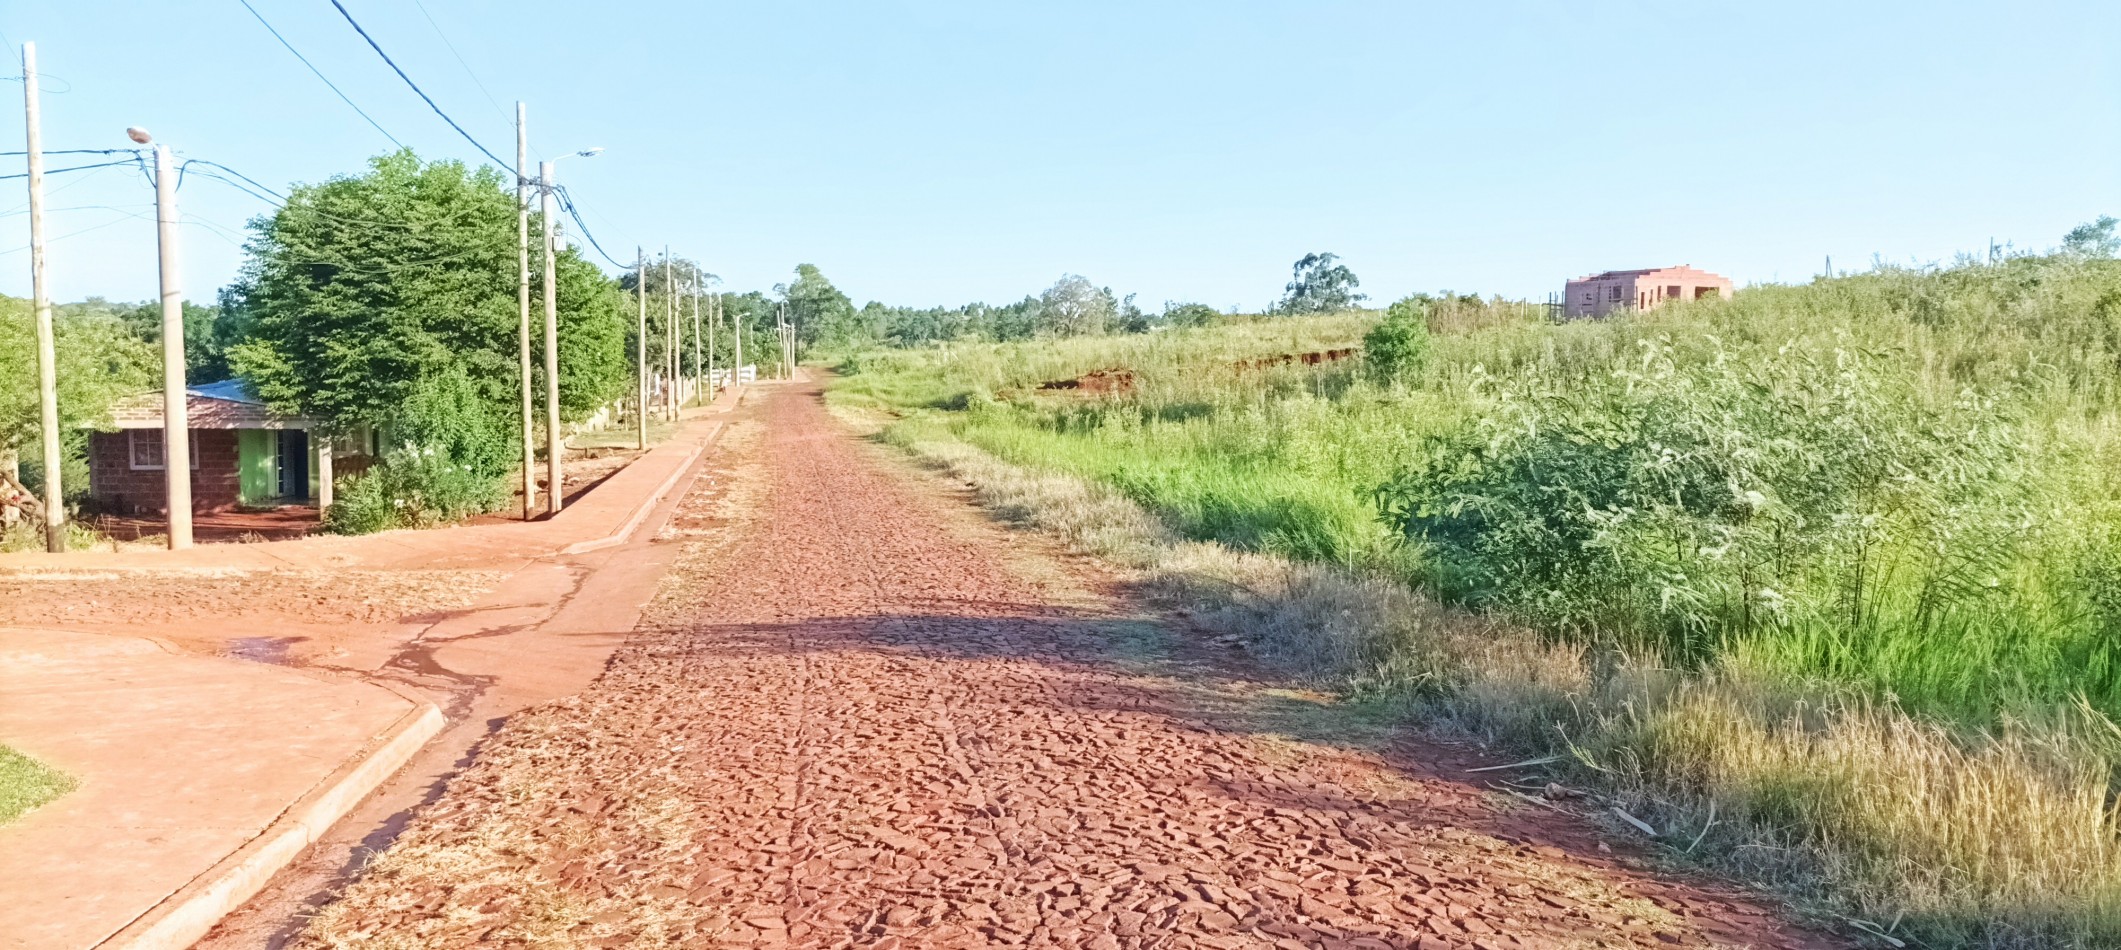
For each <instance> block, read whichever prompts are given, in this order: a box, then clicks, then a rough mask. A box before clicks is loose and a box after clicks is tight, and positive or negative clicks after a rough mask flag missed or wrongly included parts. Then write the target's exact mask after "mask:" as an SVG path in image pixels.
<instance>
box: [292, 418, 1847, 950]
mask: <svg viewBox="0 0 2121 950" xmlns="http://www.w3.org/2000/svg"><path fill="white" fill-rule="evenodd" d="M759 397H763V399H762V400H761V402H762V404H757V405H754V406H753V408H752V409H751V410H749V413H750V414H751V415H752V416H753V418H754V420H755V421H754V422H752V423H751V424H749V425H747V426H745V427H743V428H744V431H745V435H743V436H742V437H737V433H736V432H735V431H732V433H731V435H732V438H730V439H728V440H725V448H726V449H727V450H728V451H729V452H731V453H732V454H733V456H734V458H735V462H734V463H733V464H734V466H735V468H734V470H733V471H731V472H728V473H726V474H727V476H728V477H727V478H726V479H725V480H724V481H725V484H723V485H722V486H721V487H719V488H717V489H715V490H714V491H712V492H710V491H708V490H707V489H706V488H705V487H703V488H702V489H701V490H700V491H699V492H696V497H695V498H689V499H688V500H687V503H686V504H687V508H686V509H685V510H683V511H681V512H680V513H679V516H678V518H677V519H676V521H675V523H674V530H673V531H671V532H669V533H668V537H669V538H670V539H671V540H672V541H675V542H679V543H684V544H685V545H686V549H685V554H684V555H683V557H681V558H680V560H679V562H678V565H677V567H676V568H675V569H674V570H673V571H672V573H671V574H670V576H668V577H667V578H665V581H664V584H663V586H662V589H661V591H660V592H659V594H658V596H657V599H656V602H655V603H654V604H653V605H652V606H651V607H650V609H649V612H648V614H647V615H646V617H645V618H644V621H643V623H642V626H641V627H640V628H638V629H637V630H636V634H635V638H634V640H633V641H632V642H631V643H630V644H629V645H628V646H627V647H625V648H624V649H622V650H621V651H620V652H619V654H618V655H616V656H615V657H614V658H613V661H612V663H611V666H610V668H609V669H608V671H607V672H606V673H605V675H604V677H603V678H602V679H601V680H599V681H598V682H597V683H596V684H595V685H594V686H593V687H591V688H590V689H589V690H587V691H585V692H583V693H582V694H580V695H578V696H576V697H572V698H570V699H567V700H564V701H561V702H559V703H555V704H552V705H549V706H546V707H543V708H540V709H537V710H533V711H531V712H529V713H526V714H524V715H522V716H519V717H517V718H516V719H515V720H512V721H511V722H510V724H509V725H508V726H507V727H506V728H504V729H503V730H502V731H501V732H500V733H498V734H497V735H496V736H495V737H494V738H493V739H492V740H491V741H490V742H489V743H488V745H487V746H486V750H485V751H484V752H483V753H482V756H481V758H480V760H479V762H478V764H476V765H475V766H473V767H472V768H471V769H470V770H469V771H467V772H466V773H465V774H464V775H463V776H461V777H460V778H459V779H458V780H457V781H456V782H455V783H453V784H452V785H451V787H450V788H449V790H448V792H447V793H446V794H445V795H444V796H443V797H442V798H441V800H440V801H438V802H437V803H436V804H435V805H434V806H432V807H430V808H429V809H428V810H427V811H426V812H424V813H422V814H421V815H419V816H418V817H417V818H416V819H415V820H414V822H413V824H412V826H411V827H410V828H409V829H408V830H407V831H406V833H405V834H404V835H403V836H402V837H401V838H400V839H399V844H398V845H397V846H396V847H394V848H393V849H392V850H391V851H390V852H387V853H386V854H384V855H383V856H382V858H381V859H379V860H378V862H377V863H376V865H375V866H374V867H373V868H372V869H371V870H370V872H369V873H368V874H367V875H366V876H365V877H364V878H363V879H362V880H361V881H360V882H358V883H357V884H356V885H355V886H354V887H352V888H351V889H350V890H349V891H348V893H347V894H346V895H345V896H344V897H343V898H342V899H341V900H340V901H339V902H338V903H337V904H335V905H333V906H331V907H329V908H326V910H325V911H324V913H323V914H322V915H321V916H320V917H319V918H318V920H317V921H316V923H315V925H314V926H313V927H312V928H311V930H310V931H309V932H308V934H307V935H306V936H305V938H304V943H305V944H306V945H308V946H347V947H352V946H364V947H384V946H393V947H395V946H421V947H458V946H473V945H487V944H504V945H505V944H525V943H528V944H536V945H541V946H562V947H566V946H575V947H653V946H744V945H764V946H802V947H828V946H835V947H836V946H875V947H891V946H899V947H978V946H1002V945H1026V946H1070V947H1074V946H1080V947H1097V948H1118V947H1233V948H1234V947H1278V948H1298V947H1307V948H1318V947H1335V948H1337V947H1359V948H1385V947H1418V948H1437V947H1479V948H1482V950H1504V948H1516V947H1629V946H1668V945H1670V946H1689V947H1707V946H1718V947H1777V948H1810V947H1815V946H1825V945H1826V944H1825V942H1823V941H1821V940H1819V939H1818V938H1816V937H1813V936H1810V935H1807V934H1804V933H1802V932H1799V931H1796V930H1792V929H1789V928H1787V927H1785V926H1783V925H1781V924H1780V923H1778V922H1777V920H1776V919H1775V917H1774V916H1773V915H1772V914H1771V913H1769V912H1768V911H1766V910H1764V909H1763V908H1761V907H1759V906H1756V905H1754V904H1751V903H1749V902H1747V901H1745V900H1743V899H1740V898H1736V897H1733V896H1731V895H1729V894H1726V893H1723V892H1720V891H1716V890H1712V889H1706V888H1699V887H1694V886H1690V885H1687V884H1684V883H1674V882H1668V881H1656V880H1651V879H1647V878H1645V877H1643V876H1641V875H1640V874H1639V873H1637V872H1632V871H1628V870H1625V869H1623V868H1620V867H1618V866H1617V865H1616V864H1614V863H1613V862H1612V861H1611V860H1609V859H1607V858H1605V857H1602V856H1600V855H1598V854H1596V853H1585V851H1586V849H1583V848H1581V847H1575V848H1557V847H1554V846H1553V844H1551V843H1546V842H1545V841H1543V840H1542V839H1541V837H1540V835H1539V833H1538V829H1539V825H1538V821H1539V820H1543V819H1534V820H1529V821H1528V820H1523V819H1519V818H1511V817H1508V816H1505V815H1502V814H1500V813H1499V812H1498V810H1497V809H1496V807H1495V806H1494V805H1492V804H1490V803H1489V802H1488V801H1487V799H1486V798H1485V797H1484V796H1483V795H1482V793H1481V792H1479V791H1478V790H1476V789H1471V788H1468V787H1466V786H1464V785H1460V784H1454V783H1449V782H1442V781H1437V780H1434V779H1430V778H1424V777H1422V776H1420V775H1418V774H1410V773H1409V772H1407V771H1403V770H1400V769H1396V768H1393V767H1392V766H1391V765H1390V764H1389V763H1387V762H1386V761H1385V760H1384V759H1382V758H1380V757H1378V756H1377V755H1375V754H1372V753H1368V752H1364V751H1361V750H1354V749H1341V748H1335V747H1332V746H1330V745H1322V744H1315V743H1306V742H1297V741H1293V740H1288V739H1283V738H1280V737H1277V736H1274V735H1268V734H1262V733H1259V732H1255V731H1251V730H1250V729H1249V728H1248V727H1247V726H1246V725H1245V724H1244V723H1243V722H1242V720H1241V717H1234V716H1231V715H1229V714H1228V711H1229V708H1231V707H1232V706H1236V705H1241V704H1242V702H1243V698H1242V697H1237V696H1225V697H1222V700H1224V701H1222V702H1203V701H1202V700H1201V696H1202V694H1203V691H1210V692H1212V691H1213V690H1214V689H1215V688H1216V687H1215V686H1214V685H1213V684H1206V685H1204V684H1202V683H1199V682H1187V681H1183V680H1179V679H1174V678H1171V677H1169V676H1164V675H1159V674H1158V673H1156V672H1155V671H1154V670H1147V671H1145V669H1144V665H1143V664H1141V663H1139V662H1137V661H1138V660H1139V658H1140V657H1139V654H1140V653H1141V652H1142V651H1143V649H1144V647H1143V642H1144V638H1145V637H1146V638H1149V639H1151V640H1153V639H1154V638H1155V637H1169V636H1172V635H1173V634H1171V633H1170V632H1169V631H1168V630H1160V629H1158V628H1155V627H1153V626H1145V624H1144V623H1143V621H1142V620H1141V619H1140V618H1139V617H1137V616H1135V615H1133V614H1131V613H1130V612H1129V610H1128V608H1127V606H1126V605H1125V604H1124V603H1120V602H1117V601H1113V600H1111V599H1109V598H1104V597H1099V596H1097V595H1095V594H1093V593H1090V592H1088V591H1086V590H1085V589H1084V588H1083V587H1082V586H1081V585H1080V584H1079V583H1077V582H1076V581H1075V580H1074V579H1073V578H1072V576H1071V575H1070V574H1069V573H1067V572H1066V571H1065V570H1063V569H1061V568H1059V567H1058V566H1056V565H1055V564H1054V562H1052V561H1051V560H1050V559H1047V558H1043V557H1041V556H1040V555H1038V554H1037V553H1036V552H1035V551H1028V552H1027V550H1026V547H1027V546H1026V545H1024V544H1022V543H1021V538H1020V537H1018V538H1012V536H1010V535H1008V534H1007V533H1005V532H1003V531H1001V530H999V529H997V528H995V527H993V526H992V525H989V524H986V523H984V522H982V521H980V520H979V519H977V518H976V517H974V516H971V515H969V514H968V512H967V510H966V509H965V508H964V507H963V506H962V505H961V504H960V503H959V502H957V501H955V500H953V499H951V498H950V497H949V496H948V495H946V494H945V493H944V492H943V491H941V490H940V489H939V488H938V487H937V486H935V485H934V484H932V483H928V482H925V481H922V480H920V479H919V478H918V477H909V474H908V473H907V472H906V471H903V470H902V469H901V467H900V466H897V465H896V464H895V463H893V462H890V461H888V460H886V459H885V458H884V457H883V456H882V455H881V454H880V452H881V450H879V449H877V448H875V447H872V446H867V445H863V444H861V443H860V442H859V441H858V440H856V439H854V438H853V437H851V436H849V435H848V434H846V433H845V432H844V431H843V430H842V429H841V428H840V427H838V426H837V425H836V424H835V423H833V422H832V421H831V420H830V419H829V417H828V416H827V415H826V414H825V412H824V411H823V409H822V407H821V405H820V402H819V399H818V394H817V392H816V390H815V388H814V387H808V386H789V387H782V388H779V389H770V388H765V387H762V388H761V389H760V390H756V391H754V399H758V398H759ZM759 423H763V426H761V425H759ZM709 483H711V482H709ZM704 484H708V483H703V485H704ZM723 492H726V494H723ZM1551 840H1553V841H1562V842H1564V843H1567V841H1568V839H1567V838H1566V836H1560V835H1557V836H1555V837H1554V838H1553V839H1551Z"/></svg>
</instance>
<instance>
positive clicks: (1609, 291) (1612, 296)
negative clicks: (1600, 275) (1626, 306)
mask: <svg viewBox="0 0 2121 950" xmlns="http://www.w3.org/2000/svg"><path fill="white" fill-rule="evenodd" d="M1620 293H1621V291H1620V285H1619V284H1614V285H1613V286H1611V287H1608V288H1606V299H1608V300H1611V301H1613V302H1614V303H1619V302H1620Z"/></svg>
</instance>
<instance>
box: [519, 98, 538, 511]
mask: <svg viewBox="0 0 2121 950" xmlns="http://www.w3.org/2000/svg"><path fill="white" fill-rule="evenodd" d="M529 165H530V139H529V131H528V130H527V129H526V128H525V126H524V117H523V104H522V103H521V102H518V103H516V364H517V365H516V370H517V371H518V372H519V373H520V374H521V375H522V382H523V387H522V388H523V520H524V521H529V520H530V515H531V512H533V511H535V510H536V509H537V506H538V445H537V443H538V430H537V422H536V418H535V417H536V415H537V413H536V411H535V409H534V408H533V404H532V398H531V395H530V391H531V387H532V386H534V385H535V383H534V381H533V380H532V379H531V375H530V176H529V175H527V174H525V172H527V171H529V167H528V166H529Z"/></svg>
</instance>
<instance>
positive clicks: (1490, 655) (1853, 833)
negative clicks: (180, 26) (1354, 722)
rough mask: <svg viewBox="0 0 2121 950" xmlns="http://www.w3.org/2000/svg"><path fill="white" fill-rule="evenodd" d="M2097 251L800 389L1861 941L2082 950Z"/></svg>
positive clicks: (2114, 603)
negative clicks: (880, 416)
mask: <svg viewBox="0 0 2121 950" xmlns="http://www.w3.org/2000/svg"><path fill="white" fill-rule="evenodd" d="M2115 243H2116V242H2115V240H2114V223H2113V222H2112V221H2111V219H2102V221H2101V222H2098V223H2095V224H2093V225H2088V226H2087V227H2085V228H2082V229H2079V230H2078V231H2076V232H2072V234H2071V235H2070V236H2069V238H2068V239H2067V241H2066V242H2065V245H2064V247H2063V248H2061V249H2059V250H2057V251H2055V252H2053V253H2049V254H2044V255H2017V256H2009V257H2005V258H2003V259H2000V260H1995V261H1980V262H1975V261H1962V262H1959V263H1957V264H1955V265H1953V266H1949V267H1930V268H1905V267H1890V266H1880V267H1877V268H1874V269H1873V270H1871V271H1868V272H1865V273H1859V274H1851V275H1844V276H1837V277H1830V278H1822V279H1819V280H1815V281H1813V282H1812V283H1809V284H1806V285H1800V286H1763V287H1753V288H1748V289H1746V290H1743V291H1741V292H1740V293H1739V294H1738V295H1737V296H1736V298H1735V299H1733V300H1729V301H1720V300H1711V301H1701V302H1694V303H1687V304H1682V305H1678V306H1672V307H1668V308H1666V309H1662V310H1659V311H1656V312H1654V313H1649V314H1637V315H1630V316H1624V317H1618V318H1615V319H1611V320H1604V321H1584V322H1577V323H1569V324H1559V325H1557V324H1552V323H1549V322H1547V321H1546V320H1545V319H1543V314H1540V313H1539V312H1538V311H1536V310H1534V309H1533V308H1527V307H1523V306H1520V305H1515V304H1512V303H1510V302H1507V301H1498V300H1486V301H1483V300H1478V299H1475V298H1469V297H1464V296H1459V295H1450V294H1445V295H1441V296H1416V297H1413V298H1409V299H1407V300H1403V301H1400V302H1398V303H1396V304H1394V305H1393V306H1392V307H1390V308H1388V313H1387V314H1383V315H1380V314H1378V313H1375V312H1367V311H1350V312H1342V313H1335V314H1327V315H1321V316H1302V317H1290V316H1260V317H1233V316H1221V315H1218V316H1215V317H1210V318H1204V319H1201V320H1199V321H1197V322H1198V323H1200V324H1203V325H1199V326H1187V325H1184V324H1181V323H1179V322H1178V321H1171V322H1170V328H1168V329H1164V330H1163V331H1162V332H1157V333H1149V334H1139V335H1125V336H1115V335H1084V336H1063V335H1061V334H1050V335H1048V336H1046V337H1043V338H1038V339H1034V340H1029V341H1023V342H978V341H969V340H962V339H960V340H954V341H950V342H945V343H929V344H927V345H925V346H923V347H919V348H902V349H894V350H877V351H870V352H866V353H864V354H862V355H861V356H860V357H859V358H858V359H852V360H849V361H848V362H847V367H846V368H847V369H848V370H849V371H850V375H848V376H847V377H846V378H845V379H843V380H842V381H841V383H840V385H839V386H838V387H837V388H836V389H835V392H834V395H833V398H834V399H835V401H836V402H837V404H838V405H840V406H841V407H843V408H846V409H852V410H857V411H858V410H862V409H871V410H876V409H881V410H886V411H888V412H889V413H891V414H892V415H893V416H894V417H895V418H896V419H897V421H896V422H895V423H894V424H893V425H891V426H890V428H888V429H887V430H886V433H885V437H886V438H887V440H889V441H892V442H894V443H896V444H899V445H901V446H903V447H906V448H908V449H910V450H912V451H914V452H915V453H916V454H918V455H921V456H922V457H925V458H927V459H929V460H930V461H932V462H934V463H936V464H939V465H944V466H947V467H949V468H951V469H952V470H953V471H954V472H956V473H957V474H959V475H960V476H962V477H965V478H967V479H969V480H971V481H973V482H974V483H975V484H977V485H978V486H979V488H980V491H981V492H982V494H983V496H984V497H985V498H986V500H987V501H988V503H989V504H991V505H993V506H995V507H996V508H997V509H998V510H1001V511H1003V512H1004V513H1007V514H1010V515H1012V516H1014V517H1018V518H1020V519H1022V520H1026V521H1029V522H1031V523H1034V524H1037V525H1040V526H1042V527H1045V528H1048V529H1051V530H1055V531H1057V532H1059V533H1061V534H1062V535H1063V536H1065V537H1068V538H1069V539H1071V541H1072V542H1073V543H1075V544H1076V545H1077V546H1079V547H1081V548H1082V549H1084V550H1088V551H1091V552H1094V553H1099V554H1103V555H1105V556H1107V557H1110V558H1112V559H1114V560H1115V561H1118V562H1120V563H1122V564H1126V565H1129V566H1131V567H1134V568H1136V569H1138V570H1141V571H1143V572H1145V573H1146V574H1147V575H1148V576H1150V577H1151V578H1153V579H1155V580H1156V581H1157V587H1158V588H1159V589H1162V590H1165V591H1167V592H1172V593H1174V594H1175V595H1178V596H1184V597H1187V598H1190V599H1192V600H1194V601H1197V602H1198V603H1199V604H1200V605H1202V613H1203V614H1205V615H1208V616H1212V617H1219V618H1221V620H1222V621H1224V622H1226V623H1228V624H1230V625H1231V626H1233V627H1234V628H1236V629H1240V630H1242V631H1244V632H1245V633H1246V635H1247V638H1248V641H1249V644H1248V645H1249V646H1250V647H1251V648H1252V649H1253V651H1254V652H1255V653H1256V654H1258V655H1260V656H1262V657H1264V658H1266V659H1268V660H1270V661H1273V662H1276V663H1279V664H1281V665H1282V666H1283V667H1284V668H1285V669H1287V670H1289V671H1290V672H1291V673H1292V674H1293V675H1297V676H1300V677H1303V678H1306V679H1309V680H1310V681H1312V682H1313V683H1315V684H1318V685H1321V686H1326V687H1330V688H1335V689H1338V690H1340V691H1342V692H1344V693H1346V694H1348V695H1350V696H1354V697H1362V698H1367V699H1370V700H1372V701H1376V702H1388V703H1403V704H1405V705H1406V707H1407V708H1408V709H1409V710H1410V711H1412V712H1414V713H1416V714H1417V715H1420V716H1422V717H1424V718H1425V719H1427V720H1428V721H1431V722H1433V723H1435V724H1436V725H1437V726H1438V727H1439V728H1445V729H1453V730H1460V731H1464V732H1466V733H1470V734H1473V735H1476V736H1479V737H1482V738H1483V739H1486V740H1488V741H1492V742H1496V743H1499V744H1502V745H1504V746H1507V747H1509V748H1511V749H1514V750H1517V751H1519V752H1521V753H1522V754H1523V756H1524V757H1527V758H1531V757H1545V756H1554V757H1555V760H1554V761H1553V762H1552V763H1551V764H1550V765H1549V766H1547V767H1548V768H1549V769H1550V770H1552V771H1551V773H1550V774H1551V776H1552V777H1554V778H1557V779H1559V780H1561V781H1563V782H1564V783H1567V784H1570V785H1575V786H1578V787H1591V788H1595V789H1597V790H1599V791H1600V792H1601V793H1602V794H1606V795H1611V796H1613V799H1612V800H1613V801H1614V802H1617V803H1618V804H1620V805H1621V806H1622V807H1624V808H1625V809H1626V810H1627V811H1628V812H1629V813H1630V814H1631V815H1633V816H1636V817H1637V818H1640V819H1641V820H1643V821H1644V822H1646V823H1647V824H1648V825H1649V826H1650V827H1651V829H1652V830H1654V831H1656V832H1657V833H1658V836H1659V837H1660V838H1661V839H1663V840H1665V841H1666V842H1668V843H1670V844H1671V846H1672V850H1673V852H1674V853H1675V854H1685V855H1686V856H1687V857H1688V858H1689V859H1690V860H1697V861H1702V862H1706V863H1709V864H1712V865H1714V866H1717V867H1719V868H1721V869H1723V870H1725V871H1727V872H1730V873H1732V874H1734V875H1736V876H1739V877H1741V878H1744V879H1747V880H1753V881H1757V882H1761V883H1764V884H1767V885H1770V886H1775V887H1779V888H1782V889H1785V890H1787V891H1789V892H1792V893H1794V894H1797V895H1800V896H1801V897H1802V898H1804V899H1806V900H1807V901H1808V902H1810V903H1811V904H1812V906H1815V907H1818V908H1820V909H1822V910H1823V911H1825V912H1828V913H1832V914H1834V915H1837V916H1840V917H1842V918H1844V920H1845V921H1846V922H1847V926H1848V927H1850V928H1851V929H1853V930H1855V931H1859V932H1868V933H1872V934H1878V935H1883V936H1880V937H1879V938H1878V939H1879V940H1880V941H1881V942H1884V943H1890V942H1892V941H1901V942H1903V943H1904V944H1905V945H1916V946H1968V947H1973V946H1979V947H2094V946H2112V945H2115V944H2116V943H2121V814H2117V813H2116V811H2115V805H2114V796H2115V792H2116V786H2115V776H2116V775H2117V774H2121V771H2117V770H2121V728H2117V727H2116V720H2117V719H2121V669H2117V662H2116V661H2117V657H2116V655H2115V650H2116V646H2115V635H2116V633H2117V632H2121V593H2117V591H2121V505H2117V502H2116V501H2115V499H2116V498H2121V476H2117V475H2116V474H2115V473H2116V472H2117V471H2121V467H2117V463H2121V458H2117V457H2116V455H2117V453H2121V424H2117V418H2121V415H2117V414H2121V389H2117V386H2116V383H2115V380H2116V373H2115V371H2116V369H2117V368H2121V262H2117V261H2115V260H2114V259H2113V257H2114V252H2115V250H2116V247H2115ZM1350 276H1351V277H1352V275H1350ZM1291 294H1292V296H1295V295H1296V288H1295V286H1294V285H1292V291H1291ZM1291 309H1295V308H1291ZM1297 312H1302V311H1301V310H1298V311H1297ZM1349 350H1354V351H1356V352H1354V353H1350V354H1346V355H1345V356H1336V354H1339V353H1344V352H1345V351H1349ZM1071 381H1072V382H1073V383H1074V385H1072V386H1071V385H1069V383H1070V382H1071ZM1093 381H1094V383H1093Z"/></svg>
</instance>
